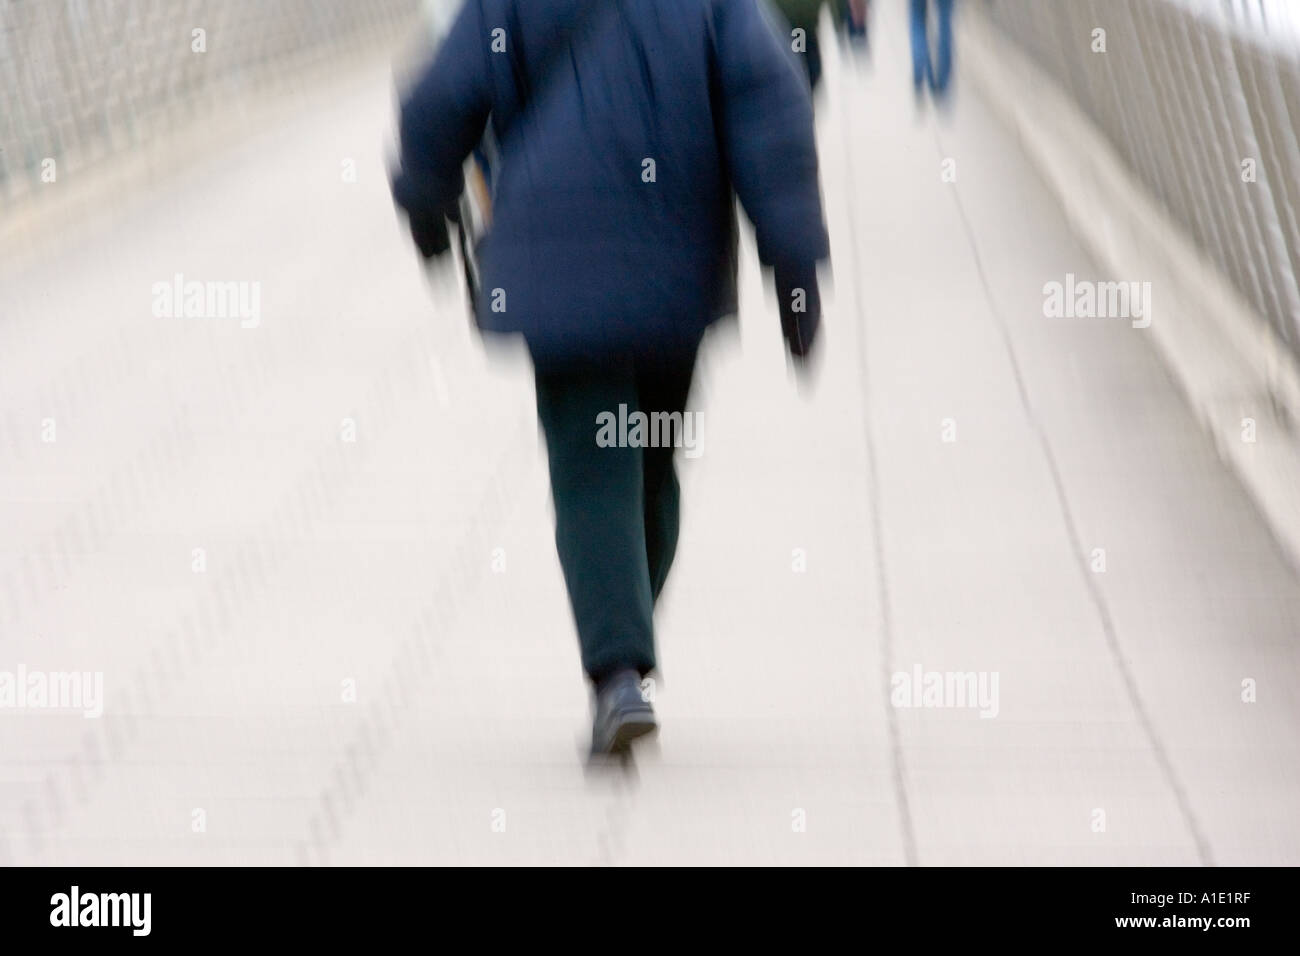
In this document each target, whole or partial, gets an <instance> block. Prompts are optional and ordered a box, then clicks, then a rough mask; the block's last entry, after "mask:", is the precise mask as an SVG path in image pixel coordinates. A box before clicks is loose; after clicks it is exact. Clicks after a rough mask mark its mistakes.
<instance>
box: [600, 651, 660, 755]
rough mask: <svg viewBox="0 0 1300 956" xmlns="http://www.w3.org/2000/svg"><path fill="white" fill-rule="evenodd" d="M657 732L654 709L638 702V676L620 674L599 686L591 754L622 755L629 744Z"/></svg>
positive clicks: (639, 698) (635, 674) (643, 702)
mask: <svg viewBox="0 0 1300 956" xmlns="http://www.w3.org/2000/svg"><path fill="white" fill-rule="evenodd" d="M658 729H659V725H658V724H657V723H655V712H654V708H653V707H651V706H650V704H649V703H648V702H646V701H645V700H642V698H641V675H639V674H638V673H637V672H636V671H633V670H627V671H619V672H618V673H617V674H614V675H612V676H611V677H610V678H609V679H608V680H605V681H603V682H602V683H601V686H600V689H599V690H598V691H597V693H596V719H595V721H594V722H593V724H592V728H591V752H592V753H593V754H613V753H622V752H623V751H626V750H627V749H628V747H629V745H630V744H631V743H632V741H634V740H636V739H637V738H638V737H644V736H645V735H646V734H651V733H654V732H655V731H656V730H658Z"/></svg>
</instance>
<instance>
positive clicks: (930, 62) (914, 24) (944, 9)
mask: <svg viewBox="0 0 1300 956" xmlns="http://www.w3.org/2000/svg"><path fill="white" fill-rule="evenodd" d="M909 2H910V3H911V31H912V85H913V86H914V87H915V89H916V93H917V96H920V95H921V92H922V90H923V89H924V86H925V84H926V83H927V82H928V83H929V86H930V91H931V92H932V93H934V94H935V95H936V96H938V97H943V96H944V95H946V94H947V92H948V81H949V80H950V79H951V76H952V4H953V0H933V2H934V5H935V7H936V8H937V11H938V19H939V23H938V36H937V37H936V41H935V49H934V53H933V55H931V52H930V31H929V9H928V8H929V4H928V3H927V0H909Z"/></svg>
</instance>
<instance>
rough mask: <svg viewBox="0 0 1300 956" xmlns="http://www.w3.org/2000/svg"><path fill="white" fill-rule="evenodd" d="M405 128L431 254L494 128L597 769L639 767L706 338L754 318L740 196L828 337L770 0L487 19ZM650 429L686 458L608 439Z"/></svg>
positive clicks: (798, 342)
mask: <svg viewBox="0 0 1300 956" xmlns="http://www.w3.org/2000/svg"><path fill="white" fill-rule="evenodd" d="M400 126H401V169H400V171H399V172H397V173H396V175H395V177H394V182H393V192H394V197H395V199H396V200H397V202H398V204H399V205H400V206H401V207H402V208H403V209H405V210H406V212H407V215H408V217H409V223H410V228H411V233H412V236H413V238H414V239H415V242H416V245H417V246H418V247H419V249H420V251H421V253H422V254H423V255H424V256H426V257H432V256H435V255H438V254H441V253H444V252H446V251H447V249H448V247H449V245H450V242H449V240H448V231H447V217H448V216H455V215H456V214H457V211H456V207H457V197H458V196H459V195H460V194H461V191H462V188H463V186H464V175H463V169H462V164H463V163H464V161H465V159H466V157H467V156H468V155H469V154H470V152H471V150H473V149H474V148H475V146H476V144H478V143H479V142H480V140H481V139H482V137H483V133H484V130H485V128H486V127H489V126H490V128H491V130H492V132H494V133H495V140H496V143H497V147H498V155H497V157H496V158H495V159H494V161H493V164H492V192H493V196H492V221H491V225H490V228H489V229H488V231H487V233H486V235H485V236H484V238H483V239H482V241H481V242H480V243H479V248H478V250H477V251H478V253H479V266H480V276H481V286H482V290H483V292H482V295H481V296H480V297H479V301H478V303H477V310H476V313H477V319H478V322H479V325H480V326H481V327H482V328H483V329H484V330H486V331H491V332H506V333H522V335H523V337H524V339H525V340H526V342H527V344H528V348H529V351H530V353H531V354H532V357H533V363H534V366H535V369H536V377H537V410H538V415H539V417H540V419H541V424H542V428H543V430H544V432H545V434H546V445H547V457H548V462H549V466H550V474H551V489H552V492H553V497H554V501H555V523H556V529H555V539H556V547H557V550H558V552H559V557H560V564H561V566H562V568H563V570H564V578H565V584H566V586H567V588H568V593H569V602H570V605H571V607H572V609H573V615H574V619H575V622H576V624H577V630H578V638H579V642H580V644H581V649H582V663H583V667H584V669H585V670H586V672H587V675H588V676H589V678H590V679H591V681H592V684H593V687H594V690H595V719H594V721H593V727H592V750H593V751H594V752H596V753H607V752H613V751H618V750H622V749H624V748H626V747H627V745H628V744H629V742H630V741H631V740H632V739H634V738H635V737H637V736H640V735H642V734H645V733H648V732H650V731H652V730H654V729H655V727H656V723H655V717H654V712H653V709H652V708H651V706H650V704H649V703H648V702H647V701H645V700H643V699H642V693H641V689H640V681H641V678H642V677H643V676H644V675H645V674H647V673H648V672H649V671H651V670H652V669H653V668H654V667H655V646H654V628H653V620H652V616H653V608H654V604H655V600H656V598H657V597H658V596H659V593H660V590H661V589H662V587H663V585H664V581H665V579H666V578H667V575H668V570H669V567H670V565H671V564H672V560H673V554H674V551H675V549H676V545H677V528H678V495H679V489H678V484H677V478H676V474H675V472H674V468H673V445H674V443H678V444H680V443H682V439H683V431H684V417H683V413H684V412H685V404H686V399H687V394H688V392H689V389H690V383H691V378H692V374H693V369H694V364H695V356H696V350H697V348H698V346H699V343H700V340H701V337H702V335H703V333H704V331H705V329H706V327H707V326H709V325H710V324H711V323H712V322H714V321H715V320H717V319H719V318H721V317H723V316H724V315H728V314H732V313H734V311H735V308H736V269H737V260H736V252H737V244H736V238H737V224H736V220H735V202H734V200H735V198H736V197H737V196H738V197H739V199H740V203H741V206H742V207H743V208H744V210H745V212H746V213H747V215H748V216H749V218H750V220H751V221H752V222H753V224H754V232H755V240H756V243H757V247H758V254H759V258H760V259H761V260H762V262H763V263H764V264H765V265H768V266H771V267H772V270H773V273H774V276H775V281H776V286H777V293H778V297H779V301H780V304H781V328H782V331H783V333H784V336H785V339H786V343H787V346H788V348H789V350H790V352H791V353H792V355H794V356H796V361H797V362H798V361H801V360H802V357H803V356H804V355H805V354H806V353H807V352H808V350H809V349H810V348H811V347H812V344H813V341H814V337H815V335H816V333H817V329H818V325H819V322H820V318H821V311H820V304H819V300H818V291H817V274H816V264H817V263H818V261H820V260H822V259H825V258H826V257H827V255H828V252H829V248H828V242H827V236H826V229H825V225H824V223H823V219H822V209H821V199H820V194H819V189H818V177H817V151H816V143H815V140H814V137H813V118H812V104H811V100H810V97H809V94H808V88H807V86H806V85H805V84H804V83H803V82H802V80H801V78H800V76H799V73H798V68H797V65H796V64H795V62H794V61H793V59H792V55H791V51H790V46H789V43H788V42H787V38H785V37H782V36H779V35H778V34H777V32H776V30H775V28H774V26H773V25H772V23H771V22H770V21H769V19H768V18H767V17H766V16H765V15H764V14H763V13H761V12H760V10H759V8H758V7H757V6H756V2H755V0H467V2H466V3H465V6H464V7H463V9H462V10H461V11H460V13H459V15H458V16H457V18H456V20H455V23H454V24H453V25H452V27H451V32H450V33H449V34H448V36H447V39H446V40H445V41H444V43H443V44H442V46H441V48H440V49H439V52H438V54H437V56H436V57H435V59H434V62H433V63H432V65H431V66H430V67H429V68H428V69H427V71H426V72H425V73H424V74H423V76H422V77H421V78H420V80H419V81H418V83H417V84H416V85H415V87H414V89H413V90H412V91H411V93H410V94H409V96H407V97H406V99H405V101H404V104H403V106H402V112H401V123H400ZM637 414H643V415H646V416H652V415H656V414H657V415H661V416H664V420H665V421H667V422H668V423H669V424H668V426H667V427H668V429H669V431H670V434H669V436H668V438H669V440H668V442H667V443H664V442H662V441H661V442H658V443H654V444H651V443H648V442H646V441H645V440H644V435H643V436H642V440H641V441H637V440H635V438H634V436H631V435H629V433H628V431H627V429H625V428H623V427H621V425H620V427H619V428H618V429H616V430H615V431H616V437H615V439H614V440H613V441H610V438H611V435H610V433H609V430H608V429H607V428H604V427H603V426H602V421H605V422H608V421H609V419H610V417H616V418H617V419H619V420H620V423H621V422H623V421H626V420H630V419H631V418H633V417H634V416H635V415H637ZM673 416H676V417H675V419H674V418H673ZM647 446H648V447H647Z"/></svg>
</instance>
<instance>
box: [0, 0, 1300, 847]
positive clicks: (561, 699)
mask: <svg viewBox="0 0 1300 956" xmlns="http://www.w3.org/2000/svg"><path fill="white" fill-rule="evenodd" d="M878 6H879V7H881V9H879V10H878V11H877V22H876V24H875V37H874V42H875V46H874V50H873V59H872V61H871V62H870V63H869V64H865V65H864V64H860V63H855V62H852V61H842V58H841V57H840V56H839V55H837V51H836V50H835V49H834V44H833V43H829V40H830V38H829V36H828V37H827V40H828V49H827V54H826V55H827V89H826V90H825V92H824V95H823V97H822V99H821V100H820V102H819V104H818V110H819V126H820V136H821V147H822V161H823V182H824V190H825V195H826V204H827V208H828V214H829V217H830V225H831V232H832V246H833V250H834V256H835V262H834V268H835V282H834V286H833V288H830V289H828V291H827V294H826V299H827V319H826V338H825V340H824V342H823V345H824V349H823V353H824V354H823V355H822V357H821V358H822V363H821V367H820V369H819V372H820V375H819V376H818V377H817V378H816V379H815V380H814V381H813V382H812V383H811V384H810V383H806V382H797V381H796V380H795V379H794V378H793V377H792V376H791V375H790V373H789V372H788V370H787V369H786V366H785V360H784V357H783V353H782V351H781V347H780V340H779V335H778V332H777V328H778V326H777V319H776V311H775V304H774V302H773V301H772V299H771V295H770V293H765V292H764V290H763V287H762V285H761V280H760V276H759V273H758V270H757V268H756V267H755V265H754V261H753V257H752V248H751V249H750V250H749V258H748V259H747V262H746V266H745V270H746V271H745V280H744V281H745V284H744V295H743V305H742V317H741V322H740V324H739V326H738V328H734V329H730V330H721V331H720V333H719V334H718V335H717V336H715V337H714V339H713V340H712V341H711V342H710V343H709V346H708V349H707V352H706V354H705V356H704V358H703V362H702V367H701V372H700V379H699V382H698V388H697V392H696V396H695V407H696V408H697V409H698V410H700V411H701V412H702V414H703V421H704V432H703V441H702V448H703V454H702V455H701V456H700V457H699V458H696V459H693V460H691V459H682V461H681V472H682V476H683V486H684V501H685V517H684V526H683V535H682V541H681V546H680V550H679V557H678V563H677V565H676V568H675V571H674V577H673V579H672V580H671V581H670V584H669V588H668V591H667V592H666V593H665V596H664V601H663V604H662V606H661V611H660V618H659V625H660V645H661V666H662V671H663V672H662V675H661V676H660V679H659V681H658V683H657V684H656V686H655V693H656V705H657V707H658V710H659V712H660V715H661V718H662V722H663V732H662V734H661V737H660V739H659V741H658V743H657V744H656V745H654V746H651V747H648V748H647V749H645V750H644V751H643V752H641V753H640V754H639V755H638V757H637V760H636V762H635V764H632V765H624V766H617V765H616V766H605V765H602V766H594V767H588V766H586V765H585V763H584V761H583V759H582V747H583V745H584V743H585V737H586V735H587V733H588V724H587V720H588V716H587V698H586V692H585V688H584V686H583V684H582V682H581V680H580V673H579V667H578V655H577V648H576V641H575V639H574V637H573V634H572V626H571V622H570V619H569V616H568V610H567V605H566V603H565V600H564V592H563V586H562V582H561V578H560V574H559V569H558V565H557V563H556V559H555V556H554V550H553V545H552V541H551V526H550V520H551V519H550V512H549V504H548V498H547V496H548V491H547V485H546V476H545V471H544V466H543V462H542V459H541V456H540V452H541V448H540V444H539V439H538V434H537V428H536V425H535V419H534V408H533V399H532V390H531V379H530V375H529V371H528V367H527V363H526V361H524V360H523V358H522V356H521V355H520V354H519V352H518V351H513V352H506V353H504V354H496V353H493V354H491V355H488V354H485V352H484V350H483V349H482V347H481V346H480V345H479V344H478V342H477V340H476V338H475V337H474V336H473V335H472V334H471V332H470V330H469V329H468V327H467V323H466V318H465V313H464V306H463V303H462V302H461V299H460V296H461V293H460V288H459V281H458V277H457V275H456V274H455V273H454V271H452V270H451V269H450V268H448V269H447V270H444V271H443V272H442V273H441V274H439V275H436V276H435V277H434V279H433V283H432V285H430V283H429V281H428V280H426V277H425V276H423V275H422V273H421V270H420V268H419V266H418V265H417V263H416V261H415V258H414V255H413V252H412V250H411V248H410V246H409V242H408V241H407V239H406V237H405V235H404V233H403V231H402V228H401V226H400V224H399V222H398V220H397V218H396V216H395V215H394V213H393V210H392V206H391V203H390V201H389V200H388V198H387V195H386V189H387V187H386V175H385V162H386V160H385V153H384V150H385V148H386V145H385V144H386V141H387V140H388V139H389V138H390V137H391V132H390V130H391V126H392V90H391V79H390V77H389V74H388V71H387V68H386V66H383V65H377V66H376V67H375V68H374V69H372V70H369V71H363V72H358V73H356V74H353V75H348V76H346V77H343V78H341V79H340V80H339V81H338V82H337V84H336V86H335V87H334V88H333V90H332V95H331V96H330V97H329V98H322V99H317V100H313V101H311V105H310V108H306V109H304V110H303V111H302V112H301V113H300V114H299V115H297V116H295V117H293V118H291V119H289V120H287V121H286V122H283V123H280V124H278V125H276V126H274V127H273V128H268V129H266V130H264V131H263V132H262V133H261V134H260V135H258V136H256V137H253V138H251V139H248V140H246V141H241V142H238V143H235V144H232V145H231V146H230V148H229V149H228V150H225V151H223V152H221V153H220V154H216V155H214V156H213V157H212V158H211V159H210V160H209V161H208V162H206V163H204V164H199V165H194V166H187V167H186V168H185V169H183V170H178V171H177V172H176V173H175V174H174V175H172V176H168V177H166V178H161V179H159V180H158V181H157V182H156V183H155V184H154V185H153V187H152V188H151V189H150V190H149V191H148V193H147V194H145V195H142V196H140V197H139V198H138V199H137V200H132V201H131V202H130V203H128V204H127V205H126V206H125V207H124V210H123V211H122V212H120V213H119V214H118V217H117V218H116V219H114V220H113V221H111V222H104V223H100V224H94V223H91V224H88V225H87V226H86V228H84V229H82V230H78V231H77V232H76V233H75V234H71V235H68V236H67V237H66V241H64V242H62V243H61V244H60V246H59V247H58V248H57V250H52V251H51V252H49V253H48V254H40V255H36V254H32V255H30V256H28V257H27V258H26V259H25V260H23V261H21V263H17V264H15V263H13V262H11V264H10V265H9V266H8V267H7V269H8V274H6V275H4V276H3V278H2V281H0V527H3V528H4V529H5V533H4V535H3V537H0V634H2V635H3V642H2V643H0V672H3V671H6V670H8V671H13V670H15V669H16V668H17V667H18V665H20V664H21V665H24V666H25V667H26V668H27V669H28V670H29V671H37V670H40V671H71V670H77V671H90V672H95V671H101V672H102V673H103V681H104V715H103V717H102V718H100V719H83V718H82V717H80V716H76V715H72V714H69V713H66V712H54V711H45V710H39V709H26V710H21V711H14V710H12V709H8V710H6V709H2V708H0V755H3V756H0V863H20V864H30V863H39V864H56V863H57V864H112V863H118V864H175V863H197V864H218V865H225V864H240V863H280V864H284V863H290V864H292V863H359V864H380V863H435V862H436V863H579V864H580V863H648V864H658V863H724V862H734V863H760V864H761V863H864V864H903V863H920V864H977V863H978V864H1019V863H1041V864H1064V863H1081V864H1096V865H1123V864H1192V865H1195V864H1207V863H1218V864H1281V863H1287V864H1296V863H1300V823H1298V822H1297V820H1296V817H1295V808H1296V806H1297V805H1300V744H1298V743H1297V735H1296V728H1297V727H1300V694H1297V692H1296V688H1297V687H1300V639H1298V638H1300V586H1298V584H1297V578H1296V575H1295V573H1294V571H1293V570H1291V569H1290V568H1289V567H1288V566H1287V565H1286V563H1285V562H1284V561H1283V559H1282V558H1281V555H1280V552H1279V550H1278V548H1277V547H1276V544H1275V542H1274V541H1273V540H1272V538H1271V536H1270V534H1269V531H1268V529H1267V527H1266V525H1265V524H1264V523H1263V521H1262V520H1261V519H1260V517H1259V516H1258V514H1257V512H1256V511H1255V510H1254V509H1253V507H1252V506H1251V504H1250V503H1249V500H1248V499H1247V497H1246V496H1245V495H1244V494H1243V493H1242V490H1241V489H1240V488H1239V487H1238V485H1237V484H1236V483H1235V481H1234V479H1233V478H1232V477H1231V475H1230V473H1229V472H1228V471H1227V470H1226V469H1225V468H1224V467H1223V466H1222V465H1221V464H1220V463H1219V461H1218V459H1217V458H1216V456H1215V453H1214V449H1213V446H1212V444H1211V443H1210V441H1209V440H1208V439H1207V438H1205V437H1204V436H1203V434H1202V433H1201V432H1200V431H1199V430H1198V429H1197V427H1196V425H1195V422H1194V420H1193V418H1192V416H1191V414H1190V413H1189V412H1188V411H1187V409H1186V406H1185V404H1184V402H1183V401H1182V399H1181V397H1180V395H1179V394H1178V393H1177V391H1176V390H1175V389H1174V387H1173V385H1172V384H1171V382H1170V380H1169V378H1168V376H1167V375H1166V374H1165V372H1164V370H1163V369H1162V367H1161V366H1160V364H1159V362H1158V360H1157V358H1156V354H1155V352H1154V351H1153V349H1152V348H1151V347H1150V343H1149V341H1148V340H1147V339H1146V338H1145V337H1144V334H1143V330H1141V329H1135V328H1132V327H1131V326H1130V324H1129V323H1128V322H1124V321H1117V320H1098V319H1048V318H1045V317H1044V314H1043V293H1042V288H1043V285H1044V283H1045V282H1049V281H1053V280H1058V281H1064V279H1065V276H1066V274H1067V273H1071V272H1072V273H1075V274H1076V275H1079V276H1088V277H1091V278H1098V279H1100V278H1105V277H1104V276H1100V275H1098V274H1097V273H1096V270H1095V267H1094V265H1093V264H1092V263H1090V262H1089V261H1088V259H1087V257H1086V256H1085V255H1084V253H1083V252H1082V250H1081V249H1080V247H1079V246H1078V244H1077V243H1076V242H1075V241H1074V240H1073V239H1072V237H1071V234H1070V231H1069V229H1068V227H1067V225H1066V222H1065V220H1064V218H1063V216H1062V214H1061V213H1060V211H1059V209H1058V208H1057V207H1056V206H1055V205H1054V204H1053V202H1052V201H1051V199H1050V197H1049V195H1048V193H1047V192H1046V191H1045V189H1044V188H1043V187H1042V186H1041V185H1040V183H1039V182H1038V180H1037V179H1036V178H1035V175H1034V173H1033V172H1032V169H1031V167H1030V166H1029V165H1028V163H1027V162H1026V161H1025V160H1024V158H1023V157H1022V156H1021V154H1020V152H1019V149H1018V146H1017V143H1016V141H1015V139H1014V138H1013V137H1011V136H1010V135H1008V134H1007V133H1006V132H1005V131H1004V130H1003V129H1002V128H1000V127H999V126H998V125H997V123H996V120H995V119H994V114H993V113H992V112H991V111H990V110H989V109H987V108H986V106H985V104H984V103H982V102H981V101H980V100H979V99H978V98H977V97H976V95H975V93H974V91H973V90H972V89H971V88H969V87H959V90H958V98H957V101H956V103H955V108H954V109H953V110H951V112H949V113H946V114H939V115H937V114H936V113H935V112H934V111H933V110H932V109H930V108H926V109H924V110H922V111H920V112H918V111H917V109H916V106H915V104H914V102H913V98H912V92H911V89H910V79H909V77H910V68H909V65H908V63H907V59H906V57H907V46H906V35H905V26H904V24H903V22H902V17H901V11H900V10H898V9H895V8H894V6H893V5H889V4H879V5H878ZM949 159H950V160H953V161H954V162H953V163H952V164H947V165H945V160H949ZM345 160H352V161H353V162H354V166H355V169H356V173H357V176H356V182H355V183H350V182H346V181H345V180H344V177H343V175H342V169H343V164H344V161H345ZM953 170H955V174H956V178H955V181H945V177H944V175H943V174H944V172H945V171H948V172H951V171H953ZM947 178H949V179H951V178H952V177H951V176H948V177H947ZM0 268H6V267H2V266H0ZM176 273H181V274H183V275H184V276H185V277H186V278H193V279H200V280H246V281H256V282H258V283H260V290H261V301H260V322H259V323H258V326H257V327H256V328H241V327H240V322H239V320H238V318H231V319H181V318H157V317H155V316H154V315H153V314H152V310H151V304H152V299H153V295H152V289H153V286H154V284H155V283H157V282H170V281H172V279H173V277H174V275H175V274H176ZM1175 320H1176V317H1175V316H1157V317H1156V321H1175ZM51 423H52V424H51ZM1098 549H1100V550H1098ZM1102 551H1104V555H1102V554H1101V552H1102ZM1103 561H1104V564H1103V563H1102V562H1103ZM1102 567H1104V571H1103V570H1100V569H1101V568H1102ZM917 670H920V671H921V672H923V673H925V672H960V673H973V674H975V675H976V676H977V678H982V679H984V680H985V681H986V685H985V686H986V688H990V689H991V687H992V686H993V685H992V684H991V681H992V680H993V678H994V675H996V680H997V684H996V687H997V698H996V702H995V703H996V715H995V716H990V717H988V718H984V717H981V716H980V712H979V710H978V709H976V708H971V707H947V708H934V707H912V708H904V707H895V706H891V675H893V674H895V673H897V672H904V673H905V674H907V675H911V674H913V673H914V672H915V671H917ZM1246 680H1253V681H1254V682H1255V694H1256V695H1257V697H1256V700H1255V702H1253V703H1246V702H1243V681H1246ZM946 702H947V703H953V701H952V700H951V699H948V700H946ZM992 709H993V708H988V707H986V708H985V712H988V713H991V711H992Z"/></svg>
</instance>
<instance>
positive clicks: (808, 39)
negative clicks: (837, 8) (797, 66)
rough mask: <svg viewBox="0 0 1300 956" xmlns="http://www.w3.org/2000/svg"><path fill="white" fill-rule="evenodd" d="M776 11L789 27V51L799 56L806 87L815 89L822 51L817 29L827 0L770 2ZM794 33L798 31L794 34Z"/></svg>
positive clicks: (820, 73) (819, 71) (819, 76)
mask: <svg viewBox="0 0 1300 956" xmlns="http://www.w3.org/2000/svg"><path fill="white" fill-rule="evenodd" d="M772 2H773V3H774V4H775V5H776V8H777V10H779V11H780V12H781V15H782V16H783V17H785V20H786V23H788V24H789V25H790V38H789V40H788V44H789V46H790V49H791V50H793V51H794V52H795V53H797V54H799V59H800V61H801V62H802V63H803V68H804V72H806V73H807V75H808V86H809V88H810V89H812V90H814V91H815V90H816V89H817V84H818V83H820V82H821V78H822V51H821V45H820V44H819V43H818V42H817V28H818V25H819V24H820V22H821V15H822V7H824V6H826V3H827V0H772ZM795 31H798V33H796V32H795Z"/></svg>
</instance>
